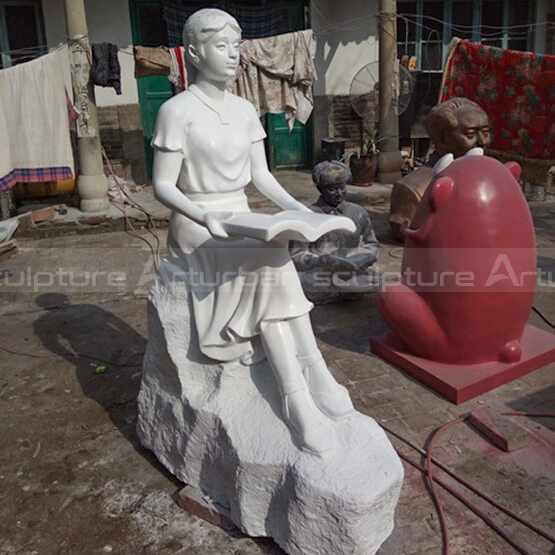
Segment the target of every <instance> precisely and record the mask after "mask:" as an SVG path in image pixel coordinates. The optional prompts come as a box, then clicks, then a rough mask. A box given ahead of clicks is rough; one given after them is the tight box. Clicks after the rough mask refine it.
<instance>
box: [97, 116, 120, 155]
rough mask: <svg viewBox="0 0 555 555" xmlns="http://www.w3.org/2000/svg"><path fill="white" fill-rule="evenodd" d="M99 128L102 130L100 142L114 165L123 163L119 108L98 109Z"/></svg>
mask: <svg viewBox="0 0 555 555" xmlns="http://www.w3.org/2000/svg"><path fill="white" fill-rule="evenodd" d="M98 127H99V128H100V142H101V143H102V146H103V147H104V150H105V151H106V154H107V155H108V158H110V160H111V161H112V162H114V163H121V162H122V161H123V145H122V134H121V133H122V132H121V126H120V122H119V113H118V107H117V106H103V107H99V108H98Z"/></svg>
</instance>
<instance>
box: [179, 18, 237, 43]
mask: <svg viewBox="0 0 555 555" xmlns="http://www.w3.org/2000/svg"><path fill="white" fill-rule="evenodd" d="M226 25H229V26H230V27H231V28H232V29H234V30H235V31H237V33H239V34H241V27H240V26H239V23H237V20H236V19H235V18H234V17H233V16H232V15H231V14H229V13H227V12H224V11H223V10H218V9H217V8H205V9H202V10H198V11H196V12H194V13H193V14H191V15H190V16H189V17H188V18H187V21H186V22H185V25H184V26H183V46H184V47H185V50H187V47H188V46H189V45H190V44H192V45H194V46H198V45H199V44H202V43H203V42H206V41H207V40H208V39H209V38H210V37H211V36H212V35H213V34H214V33H217V32H218V31H221V30H222V29H223V28H224V27H225V26H226Z"/></svg>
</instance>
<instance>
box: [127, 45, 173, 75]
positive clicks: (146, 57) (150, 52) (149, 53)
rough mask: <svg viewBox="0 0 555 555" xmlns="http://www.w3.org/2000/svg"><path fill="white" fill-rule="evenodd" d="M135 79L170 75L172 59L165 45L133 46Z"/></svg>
mask: <svg viewBox="0 0 555 555" xmlns="http://www.w3.org/2000/svg"><path fill="white" fill-rule="evenodd" d="M133 55H134V58H135V79H141V78H143V77H152V76H153V75H170V72H171V66H172V60H171V57H170V49H169V48H168V47H167V46H157V47H152V46H134V47H133Z"/></svg>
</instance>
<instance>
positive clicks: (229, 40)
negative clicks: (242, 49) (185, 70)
mask: <svg viewBox="0 0 555 555" xmlns="http://www.w3.org/2000/svg"><path fill="white" fill-rule="evenodd" d="M240 41H241V35H240V34H239V33H237V31H235V30H234V29H232V28H231V27H230V26H229V25H226V26H225V27H224V28H223V29H220V30H219V31H218V32H217V33H214V34H213V35H212V36H211V37H210V38H209V39H208V40H207V41H206V42H203V43H202V44H200V45H199V46H198V48H196V49H195V50H196V52H197V57H198V62H196V63H195V66H196V68H197V70H198V71H199V72H200V73H202V74H204V75H206V77H208V78H209V79H212V80H214V81H227V80H229V79H231V78H232V77H233V76H234V75H235V72H236V70H237V66H238V65H239V43H240Z"/></svg>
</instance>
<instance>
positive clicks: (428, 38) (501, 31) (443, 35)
mask: <svg viewBox="0 0 555 555" xmlns="http://www.w3.org/2000/svg"><path fill="white" fill-rule="evenodd" d="M533 3H534V2H533V0H445V1H443V2H440V1H437V0H413V1H410V2H407V1H405V2H397V14H398V18H397V52H398V56H399V58H400V57H402V56H403V55H409V56H415V57H416V68H417V69H420V70H423V71H439V70H441V68H442V66H443V61H444V60H445V56H446V54H447V47H448V45H449V42H450V40H451V38H452V37H459V38H461V39H465V40H469V41H472V42H477V43H481V44H488V45H490V46H497V47H500V48H510V49H513V50H530V48H531V46H532V38H533V35H532V28H531V27H528V26H527V23H529V22H530V21H531V20H532V18H533V14H532V10H533V8H534V6H533ZM515 26H517V27H515Z"/></svg>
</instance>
